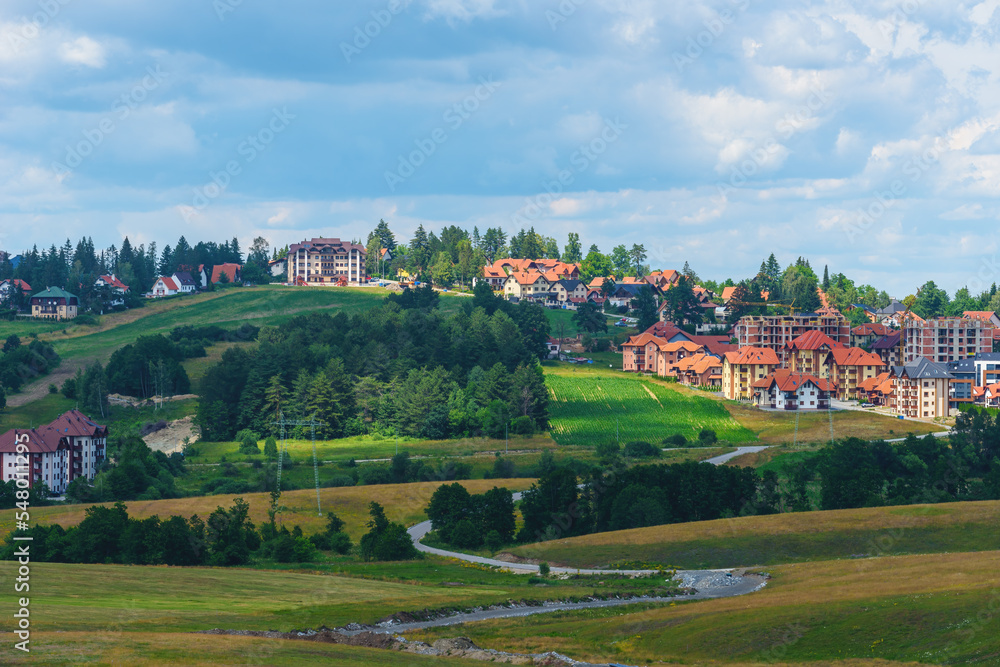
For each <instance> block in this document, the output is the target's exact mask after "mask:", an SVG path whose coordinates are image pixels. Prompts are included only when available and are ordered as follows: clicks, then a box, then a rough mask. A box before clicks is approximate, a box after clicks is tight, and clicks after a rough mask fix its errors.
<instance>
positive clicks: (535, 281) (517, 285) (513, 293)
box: [503, 269, 552, 301]
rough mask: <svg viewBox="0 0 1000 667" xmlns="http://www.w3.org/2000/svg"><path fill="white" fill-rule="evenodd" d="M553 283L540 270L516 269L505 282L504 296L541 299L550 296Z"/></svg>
mask: <svg viewBox="0 0 1000 667" xmlns="http://www.w3.org/2000/svg"><path fill="white" fill-rule="evenodd" d="M551 289H552V283H550V282H549V281H548V279H547V278H546V277H545V276H544V275H543V274H542V273H541V272H539V271H537V270H535V269H528V270H527V271H515V272H514V273H512V274H510V275H509V276H507V281H506V282H504V284H503V293H504V296H505V297H507V298H508V299H541V300H543V301H544V300H545V299H547V298H548V294H549V292H550V290H551Z"/></svg>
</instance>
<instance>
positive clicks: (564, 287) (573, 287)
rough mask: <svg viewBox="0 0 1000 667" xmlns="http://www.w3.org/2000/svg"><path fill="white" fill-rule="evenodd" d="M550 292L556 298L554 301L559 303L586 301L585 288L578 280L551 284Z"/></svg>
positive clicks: (559, 281)
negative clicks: (573, 300)
mask: <svg viewBox="0 0 1000 667" xmlns="http://www.w3.org/2000/svg"><path fill="white" fill-rule="evenodd" d="M552 292H553V293H554V294H555V296H556V301H558V302H560V303H565V302H567V301H570V300H571V299H580V300H583V301H586V299H587V286H586V285H584V284H583V283H582V282H581V281H579V280H558V281H556V282H554V283H552ZM577 303H579V301H578V302H577Z"/></svg>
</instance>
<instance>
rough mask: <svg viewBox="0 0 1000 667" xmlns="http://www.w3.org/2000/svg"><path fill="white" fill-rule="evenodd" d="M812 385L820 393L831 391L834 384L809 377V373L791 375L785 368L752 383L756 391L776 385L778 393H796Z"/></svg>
mask: <svg viewBox="0 0 1000 667" xmlns="http://www.w3.org/2000/svg"><path fill="white" fill-rule="evenodd" d="M809 383H812V384H814V385H816V387H818V388H819V390H820V391H832V390H833V388H834V384H833V383H832V382H830V381H829V380H824V379H821V378H818V377H816V376H815V375H811V374H810V373H793V372H791V371H790V370H788V369H787V368H779V369H777V370H774V371H772V372H770V373H768V374H767V376H766V377H763V378H761V379H760V380H757V381H756V382H754V383H753V386H754V387H756V388H758V389H770V388H771V385H772V384H776V385H778V389H779V390H780V391H798V390H799V388H801V387H803V386H804V385H807V384H809Z"/></svg>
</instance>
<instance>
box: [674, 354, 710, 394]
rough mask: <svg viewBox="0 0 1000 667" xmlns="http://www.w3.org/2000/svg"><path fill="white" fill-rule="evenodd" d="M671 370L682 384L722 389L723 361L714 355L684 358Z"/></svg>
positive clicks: (696, 355)
mask: <svg viewBox="0 0 1000 667" xmlns="http://www.w3.org/2000/svg"><path fill="white" fill-rule="evenodd" d="M671 370H672V371H673V374H674V375H675V376H676V377H677V380H678V381H679V382H681V383H682V384H687V385H694V386H696V387H719V388H721V387H722V361H721V360H720V359H719V358H718V357H717V356H715V355H714V354H706V353H704V352H700V353H697V354H693V355H691V356H688V357H684V358H683V359H681V360H680V361H678V362H677V363H676V364H675V365H674V367H673V368H672V369H671Z"/></svg>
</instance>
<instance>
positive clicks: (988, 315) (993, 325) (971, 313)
mask: <svg viewBox="0 0 1000 667" xmlns="http://www.w3.org/2000/svg"><path fill="white" fill-rule="evenodd" d="M962 317H964V318H965V319H967V320H979V321H980V322H983V323H985V324H986V326H987V327H989V328H990V329H997V328H1000V317H997V314H996V313H994V312H993V311H992V310H967V311H965V312H964V313H962Z"/></svg>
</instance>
